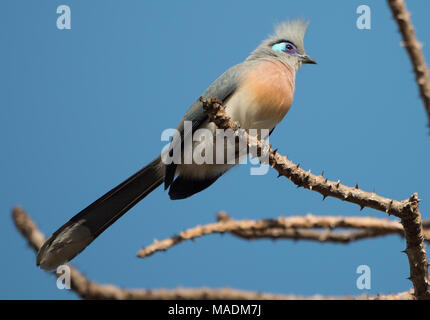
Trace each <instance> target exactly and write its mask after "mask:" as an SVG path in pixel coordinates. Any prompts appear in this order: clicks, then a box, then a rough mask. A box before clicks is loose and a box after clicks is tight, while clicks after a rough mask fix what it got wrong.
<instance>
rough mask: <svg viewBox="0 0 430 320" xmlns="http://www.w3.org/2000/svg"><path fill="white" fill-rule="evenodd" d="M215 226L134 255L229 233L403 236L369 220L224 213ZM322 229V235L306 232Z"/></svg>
mask: <svg viewBox="0 0 430 320" xmlns="http://www.w3.org/2000/svg"><path fill="white" fill-rule="evenodd" d="M217 218H218V222H217V223H212V224H207V225H203V226H196V227H194V228H191V229H187V230H185V231H183V232H181V233H179V234H176V235H174V236H173V237H171V238H167V239H164V240H161V241H157V240H156V241H154V242H153V243H152V244H151V245H149V246H147V247H144V248H142V249H141V250H139V252H138V253H137V256H138V257H139V258H146V257H149V256H151V255H153V254H154V253H156V252H159V251H166V250H167V249H169V248H171V247H173V246H175V245H178V244H180V243H182V242H184V241H187V240H194V239H196V238H199V237H203V236H206V235H210V234H224V233H231V234H233V235H235V236H237V237H240V238H243V239H246V240H253V239H272V240H275V239H293V240H312V241H318V242H332V243H343V244H346V243H350V242H353V241H357V240H362V239H369V238H375V237H380V236H385V235H390V234H397V235H400V236H404V230H403V226H402V225H401V224H400V223H399V222H397V221H389V220H387V219H377V218H372V217H317V216H313V215H306V216H297V217H288V218H287V217H280V218H277V219H265V220H240V221H239V220H233V219H232V218H230V217H229V216H228V215H227V214H226V213H225V212H220V213H218V215H217ZM314 228H325V229H326V230H324V231H316V230H309V229H314ZM336 228H343V229H360V231H354V232H333V231H332V230H333V229H336ZM424 234H425V237H426V241H430V231H429V230H425V233H424Z"/></svg>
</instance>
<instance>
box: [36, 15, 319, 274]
mask: <svg viewBox="0 0 430 320" xmlns="http://www.w3.org/2000/svg"><path fill="white" fill-rule="evenodd" d="M306 28H307V23H305V22H303V21H301V20H293V21H287V22H284V23H282V24H279V25H278V26H277V27H276V29H275V33H274V34H273V35H271V36H269V37H268V38H267V39H266V40H264V41H263V42H262V43H261V44H260V45H259V46H258V47H257V48H256V49H255V50H254V51H253V52H252V53H251V54H250V55H249V57H248V58H247V59H246V60H245V61H244V62H242V63H240V64H238V65H235V66H233V67H231V68H230V69H228V70H227V71H225V72H224V73H223V74H222V75H221V76H220V77H219V78H218V79H216V80H215V81H214V82H213V83H212V84H211V85H210V86H209V87H208V89H207V90H206V91H205V92H204V93H203V97H204V98H211V97H214V98H218V99H219V100H221V101H222V102H223V104H224V105H225V106H226V112H227V114H228V115H229V116H230V117H231V118H232V120H234V121H236V122H237V123H238V124H239V125H240V127H241V128H243V129H245V130H246V129H257V130H258V129H267V130H269V131H270V132H272V131H273V129H274V128H275V126H276V125H277V124H278V123H279V122H280V121H281V120H282V119H283V118H284V116H285V115H286V113H287V112H288V110H289V109H290V107H291V104H292V102H293V96H294V86H295V75H296V72H297V71H298V69H299V68H300V66H301V65H302V64H315V63H316V62H315V61H314V60H313V59H312V58H310V57H309V56H308V55H306V53H305V49H304V45H303V39H304V36H305V32H306ZM185 121H191V123H192V126H191V130H185V129H184V128H185V126H184V123H185ZM200 128H207V129H209V130H211V131H212V132H214V131H215V129H216V128H215V125H214V123H211V122H210V121H209V120H208V115H207V113H206V111H205V110H204V109H203V106H202V102H201V101H200V100H197V101H196V102H195V103H194V104H193V105H192V106H191V107H190V109H189V110H188V111H187V112H186V113H185V115H184V117H183V119H182V120H181V122H180V123H179V126H178V127H177V130H178V132H179V133H180V135H181V138H182V139H185V138H186V137H187V136H188V135H189V134H192V133H193V132H195V131H196V130H197V129H200ZM180 141H183V140H180ZM175 143H177V142H175ZM181 143H182V142H181ZM201 143H211V142H208V141H206V140H205V141H204V142H201ZM172 144H173V142H172ZM194 144H195V142H194ZM173 147H174V146H173ZM170 150H172V148H171V149H170ZM184 150H185V148H184ZM232 166H234V164H218V163H216V164H207V163H203V164H197V163H195V162H192V163H189V164H184V163H183V162H181V163H177V162H173V163H170V164H165V163H164V162H163V161H162V157H161V156H158V157H157V158H156V159H155V160H153V161H152V162H151V163H150V164H148V165H147V166H145V167H144V168H143V169H141V170H140V171H138V172H137V173H136V174H134V175H133V176H131V177H130V178H128V179H127V180H125V181H124V182H123V183H121V184H120V185H118V186H117V187H115V188H113V189H112V190H110V191H109V192H108V193H106V194H105V195H104V196H102V197H101V198H100V199H98V200H96V201H95V202H94V203H92V204H91V205H89V206H88V207H87V208H85V209H84V210H82V211H81V212H79V213H78V214H77V215H75V216H74V217H73V218H71V219H70V220H69V221H68V222H66V223H65V224H64V225H63V226H62V227H61V228H59V229H58V230H57V231H56V232H55V233H53V234H52V235H51V236H50V237H49V238H48V239H47V240H46V242H45V243H44V244H43V245H42V247H41V248H40V250H39V252H38V254H37V265H40V267H41V268H43V269H46V270H51V269H54V268H56V267H57V266H59V265H61V264H63V263H65V262H67V261H70V260H71V259H72V258H74V257H75V256H76V255H77V254H78V253H80V252H81V251H82V250H83V249H85V247H87V246H88V245H89V244H90V243H91V242H92V241H93V240H94V239H95V238H97V237H98V236H99V235H100V234H101V233H102V232H103V231H104V230H106V228H108V227H109V226H110V225H112V224H113V223H114V222H115V221H116V220H117V219H118V218H120V217H121V216H122V215H123V214H125V213H126V212H127V211H128V210H130V209H131V208H132V207H133V206H134V205H135V204H136V203H138V202H139V201H140V200H142V199H143V198H144V197H145V196H146V195H148V194H149V193H150V192H151V191H153V190H154V189H155V188H157V187H158V186H160V185H161V184H163V183H164V186H165V189H167V188H168V189H169V196H170V198H171V199H184V198H187V197H189V196H191V195H193V194H195V193H197V192H200V191H202V190H204V189H206V188H207V187H209V186H210V185H211V184H212V183H214V182H215V181H216V180H217V179H218V178H219V177H220V176H221V175H222V174H223V173H225V172H226V171H227V170H229V169H230V168H231V167H232Z"/></svg>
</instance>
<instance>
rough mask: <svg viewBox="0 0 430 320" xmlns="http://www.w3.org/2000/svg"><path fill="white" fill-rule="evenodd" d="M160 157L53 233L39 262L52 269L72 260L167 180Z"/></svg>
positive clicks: (38, 263)
mask: <svg viewBox="0 0 430 320" xmlns="http://www.w3.org/2000/svg"><path fill="white" fill-rule="evenodd" d="M164 170H165V169H164V164H163V163H162V162H161V158H160V157H158V158H156V159H155V160H154V161H152V162H151V163H150V164H148V165H147V166H146V167H144V168H143V169H141V170H140V171H138V172H137V173H135V174H134V175H133V176H131V177H130V178H128V179H127V180H125V181H124V182H123V183H121V184H120V185H118V186H117V187H115V188H113V189H112V190H111V191H109V192H108V193H106V194H105V195H104V196H103V197H101V198H100V199H98V200H96V201H95V202H94V203H92V204H91V205H89V206H88V207H87V208H85V209H84V210H82V211H81V212H79V213H78V214H77V215H75V216H74V217H73V218H71V219H70V220H69V221H68V222H66V223H65V224H64V225H63V226H62V227H61V228H60V229H58V230H57V231H56V232H55V233H53V234H52V235H51V236H50V237H49V238H48V239H47V240H46V242H45V243H44V244H43V245H42V247H41V248H40V249H39V252H38V253H37V258H36V263H37V265H40V267H41V268H43V269H45V270H52V269H55V268H56V267H58V266H59V265H61V264H63V263H65V262H67V261H70V260H71V259H73V258H74V257H75V256H76V255H77V254H78V253H80V252H81V251H82V250H84V249H85V248H86V247H87V246H88V245H89V244H90V243H91V242H92V241H93V240H94V239H95V238H97V237H98V236H99V235H100V234H101V233H102V232H103V231H104V230H106V229H107V228H108V227H109V226H110V225H111V224H113V223H114V222H115V221H116V220H118V219H119V218H120V217H121V216H122V215H123V214H125V213H126V212H127V211H128V210H130V209H131V208H132V207H133V206H134V205H135V204H136V203H138V202H139V201H140V200H142V199H143V198H144V197H145V196H146V195H148V194H149V193H150V192H151V191H153V190H154V189H155V188H157V187H158V186H159V185H160V184H162V183H163V181H164Z"/></svg>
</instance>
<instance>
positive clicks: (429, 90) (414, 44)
mask: <svg viewBox="0 0 430 320" xmlns="http://www.w3.org/2000/svg"><path fill="white" fill-rule="evenodd" d="M388 5H389V7H390V8H391V12H392V14H393V17H394V19H395V20H396V22H397V25H398V26H399V31H400V33H401V35H402V38H403V44H404V46H405V48H406V51H407V52H408V54H409V58H410V59H411V62H412V65H413V68H414V72H415V78H416V82H417V84H418V87H419V90H420V94H421V99H422V100H423V103H424V108H425V110H426V111H427V116H428V118H429V124H428V126H429V127H430V77H429V71H428V68H427V65H426V62H425V59H424V55H423V53H422V51H421V48H422V45H421V43H420V42H419V41H418V39H417V37H416V35H415V30H414V26H413V25H412V20H411V14H410V13H409V12H408V10H407V8H406V4H405V2H404V1H403V0H388Z"/></svg>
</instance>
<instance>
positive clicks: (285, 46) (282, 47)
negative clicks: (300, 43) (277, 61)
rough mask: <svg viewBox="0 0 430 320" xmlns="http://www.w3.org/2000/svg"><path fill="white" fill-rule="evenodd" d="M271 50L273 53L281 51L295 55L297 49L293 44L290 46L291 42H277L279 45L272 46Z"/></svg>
mask: <svg viewBox="0 0 430 320" xmlns="http://www.w3.org/2000/svg"><path fill="white" fill-rule="evenodd" d="M272 49H273V50H275V51H283V52H286V53H289V54H293V55H294V54H297V48H296V46H295V45H294V44H292V43H291V42H279V43H275V44H274V45H273V46H272Z"/></svg>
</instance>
